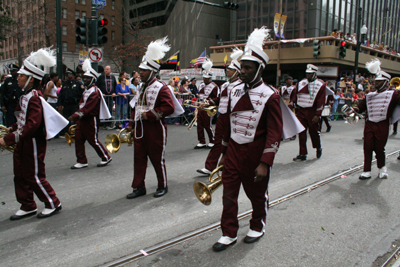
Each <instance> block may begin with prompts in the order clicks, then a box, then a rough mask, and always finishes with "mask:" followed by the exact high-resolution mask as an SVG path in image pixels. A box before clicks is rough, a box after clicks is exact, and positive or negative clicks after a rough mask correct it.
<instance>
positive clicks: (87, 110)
mask: <svg viewBox="0 0 400 267" xmlns="http://www.w3.org/2000/svg"><path fill="white" fill-rule="evenodd" d="M82 69H83V70H84V71H85V73H84V74H83V82H84V85H85V92H84V93H83V94H82V97H81V100H80V101H79V110H78V111H76V112H75V113H74V114H72V115H71V116H69V117H68V120H69V121H74V122H76V129H75V153H76V158H77V163H76V164H75V165H73V166H71V169H82V168H85V167H87V166H88V160H87V158H86V152H85V142H86V141H88V143H89V144H90V145H91V146H92V147H93V148H94V150H95V151H96V153H97V155H98V156H99V157H100V158H101V161H100V163H99V164H97V167H104V166H106V165H107V164H108V163H110V162H111V160H112V158H111V157H110V155H109V154H108V152H107V150H106V149H105V148H104V146H103V145H102V143H101V142H100V140H99V127H100V119H108V118H110V117H111V114H110V113H109V111H108V108H107V105H106V103H105V100H104V98H103V94H102V93H101V91H100V89H99V88H98V87H97V86H96V84H95V82H96V79H97V78H98V77H99V73H97V72H96V71H95V70H94V69H93V68H92V67H91V66H90V60H89V59H86V60H85V62H84V63H83V65H82Z"/></svg>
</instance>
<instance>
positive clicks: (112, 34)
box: [111, 31, 115, 41]
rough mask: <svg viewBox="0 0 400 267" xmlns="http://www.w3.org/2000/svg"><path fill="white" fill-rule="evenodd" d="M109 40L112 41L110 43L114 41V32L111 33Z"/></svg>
mask: <svg viewBox="0 0 400 267" xmlns="http://www.w3.org/2000/svg"><path fill="white" fill-rule="evenodd" d="M111 40H112V41H114V40H115V31H111Z"/></svg>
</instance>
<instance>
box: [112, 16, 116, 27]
mask: <svg viewBox="0 0 400 267" xmlns="http://www.w3.org/2000/svg"><path fill="white" fill-rule="evenodd" d="M114 23H115V16H112V17H111V25H114Z"/></svg>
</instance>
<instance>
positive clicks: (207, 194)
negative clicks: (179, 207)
mask: <svg viewBox="0 0 400 267" xmlns="http://www.w3.org/2000/svg"><path fill="white" fill-rule="evenodd" d="M223 167H224V165H220V166H218V168H216V169H215V170H213V171H212V172H211V174H210V176H209V177H208V181H209V182H210V183H209V184H205V183H202V182H195V183H194V184H193V191H194V194H195V195H196V197H197V199H198V200H199V201H200V202H201V203H203V204H204V205H207V206H208V205H210V204H211V195H212V193H213V192H214V191H215V190H217V189H218V187H220V186H221V185H222V175H221V174H220V171H222V168H223ZM214 174H216V175H217V177H215V178H214V179H213V178H212V177H213V176H214Z"/></svg>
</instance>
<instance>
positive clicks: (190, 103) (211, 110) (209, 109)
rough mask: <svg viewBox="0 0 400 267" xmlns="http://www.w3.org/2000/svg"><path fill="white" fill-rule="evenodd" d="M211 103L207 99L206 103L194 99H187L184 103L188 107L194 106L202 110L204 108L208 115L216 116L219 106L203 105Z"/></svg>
mask: <svg viewBox="0 0 400 267" xmlns="http://www.w3.org/2000/svg"><path fill="white" fill-rule="evenodd" d="M203 104H204V105H209V103H208V101H207V100H204V103H201V102H198V101H193V100H185V101H183V105H184V106H187V107H192V108H197V109H200V110H204V111H206V112H207V115H208V116H209V117H214V116H215V115H216V114H217V107H216V106H208V107H204V106H202V105H203Z"/></svg>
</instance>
